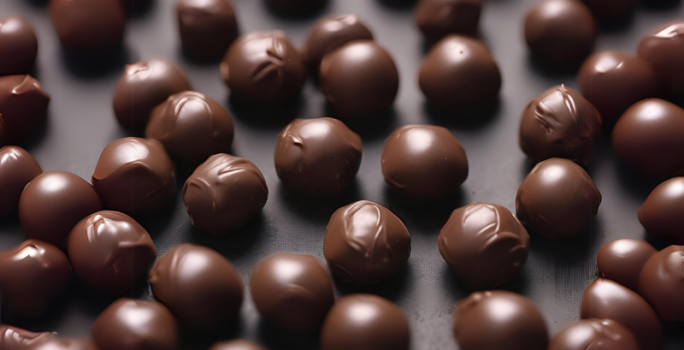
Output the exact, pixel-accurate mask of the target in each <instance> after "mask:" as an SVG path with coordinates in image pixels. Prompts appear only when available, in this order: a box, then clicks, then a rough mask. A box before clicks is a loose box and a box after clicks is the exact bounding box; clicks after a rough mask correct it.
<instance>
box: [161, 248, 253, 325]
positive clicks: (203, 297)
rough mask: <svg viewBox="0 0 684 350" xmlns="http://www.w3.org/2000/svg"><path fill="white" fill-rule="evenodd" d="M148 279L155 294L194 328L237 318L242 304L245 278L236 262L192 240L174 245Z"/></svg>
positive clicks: (182, 321)
mask: <svg viewBox="0 0 684 350" xmlns="http://www.w3.org/2000/svg"><path fill="white" fill-rule="evenodd" d="M148 281H149V282H150V287H151V288H152V294H154V297H155V298H156V299H157V300H159V301H160V302H162V303H163V304H164V305H166V306H167V307H168V308H169V309H170V310H171V312H173V314H174V315H176V317H177V318H178V321H179V322H180V323H182V324H184V325H187V326H190V327H192V328H207V327H209V328H211V327H214V326H217V325H218V324H219V323H220V322H222V321H225V320H227V319H230V318H232V317H235V316H236V315H237V314H238V312H239V311H240V305H241V304H242V289H243V286H242V280H241V279H240V276H239V275H238V273H237V271H235V268H234V267H233V264H231V263H230V262H229V261H228V260H227V259H226V258H225V257H223V256H222V255H221V254H219V253H218V252H217V251H215V250H213V249H211V248H207V247H204V246H200V245H196V244H192V243H183V244H179V245H175V246H173V247H171V249H169V251H168V252H166V253H165V254H164V255H163V256H162V257H161V258H159V259H158V260H157V262H156V263H155V264H154V267H153V268H152V271H150V275H149V278H148Z"/></svg>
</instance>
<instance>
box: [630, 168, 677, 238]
mask: <svg viewBox="0 0 684 350" xmlns="http://www.w3.org/2000/svg"><path fill="white" fill-rule="evenodd" d="M682 208H684V177H681V176H680V177H675V178H672V179H670V180H667V181H665V182H663V183H661V184H660V185H658V187H656V188H655V189H654V190H653V191H652V192H651V194H650V195H648V198H646V201H645V202H644V204H643V205H642V206H641V208H639V211H638V212H637V216H638V217H639V222H641V225H643V226H644V228H645V229H646V231H648V233H650V234H652V235H655V236H657V237H660V238H663V239H666V240H669V241H671V242H673V243H675V244H684V231H683V230H682V228H684V216H682Z"/></svg>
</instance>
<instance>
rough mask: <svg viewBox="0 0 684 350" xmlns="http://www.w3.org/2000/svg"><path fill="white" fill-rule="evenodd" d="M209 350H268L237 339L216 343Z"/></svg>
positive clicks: (253, 343) (245, 340)
mask: <svg viewBox="0 0 684 350" xmlns="http://www.w3.org/2000/svg"><path fill="white" fill-rule="evenodd" d="M209 350H266V348H264V347H262V346H261V345H259V344H257V343H255V342H252V341H249V340H247V339H235V340H227V341H221V342H218V343H214V345H212V346H211V347H210V348H209Z"/></svg>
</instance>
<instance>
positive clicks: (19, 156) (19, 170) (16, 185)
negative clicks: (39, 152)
mask: <svg viewBox="0 0 684 350" xmlns="http://www.w3.org/2000/svg"><path fill="white" fill-rule="evenodd" d="M42 173H43V169H41V168H40V165H38V162H36V160H35V159H33V157H32V156H31V155H30V154H29V153H28V152H26V150H24V149H23V148H21V147H18V146H5V147H2V148H0V193H2V195H0V216H6V215H10V214H13V213H15V212H16V211H17V207H18V206H19V198H20V197H21V192H22V191H24V188H25V187H26V185H27V184H28V183H29V182H30V181H31V180H33V179H34V178H35V177H36V176H38V175H40V174H42Z"/></svg>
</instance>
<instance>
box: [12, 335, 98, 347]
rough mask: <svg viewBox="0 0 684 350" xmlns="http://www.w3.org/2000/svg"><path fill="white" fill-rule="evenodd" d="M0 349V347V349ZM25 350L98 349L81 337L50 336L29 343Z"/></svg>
mask: <svg viewBox="0 0 684 350" xmlns="http://www.w3.org/2000/svg"><path fill="white" fill-rule="evenodd" d="M0 350H1V349H0ZM25 350H99V349H98V348H97V346H95V344H94V343H93V342H92V341H90V340H88V339H82V338H59V337H57V336H51V337H49V338H46V339H45V341H41V342H38V343H37V344H35V345H31V346H29V347H28V348H26V349H25Z"/></svg>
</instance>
